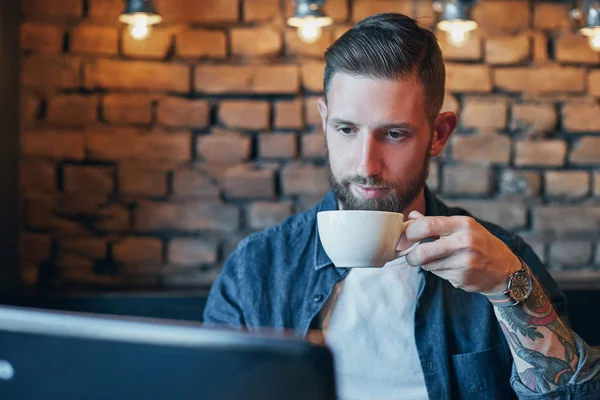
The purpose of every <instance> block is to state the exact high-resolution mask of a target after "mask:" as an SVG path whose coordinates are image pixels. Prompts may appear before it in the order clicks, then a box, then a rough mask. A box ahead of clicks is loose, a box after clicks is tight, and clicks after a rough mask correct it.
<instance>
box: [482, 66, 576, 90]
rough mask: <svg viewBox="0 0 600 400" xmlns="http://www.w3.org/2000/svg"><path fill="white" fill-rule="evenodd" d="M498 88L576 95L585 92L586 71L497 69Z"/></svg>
mask: <svg viewBox="0 0 600 400" xmlns="http://www.w3.org/2000/svg"><path fill="white" fill-rule="evenodd" d="M494 77H495V81H496V86H497V87H498V88H500V89H503V90H507V91H509V92H528V93H552V92H567V93H576V92H583V91H584V90H585V70H584V69H582V68H575V67H558V66H548V67H537V68H497V69H496V70H495V71H494Z"/></svg>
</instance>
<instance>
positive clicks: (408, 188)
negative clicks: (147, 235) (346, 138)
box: [327, 149, 430, 213]
mask: <svg viewBox="0 0 600 400" xmlns="http://www.w3.org/2000/svg"><path fill="white" fill-rule="evenodd" d="M328 153H329V152H328ZM327 159H328V160H329V154H327ZM429 160H430V156H429V149H428V151H427V152H426V153H425V157H424V160H423V164H422V165H421V166H420V168H419V170H418V171H417V173H416V174H415V175H414V176H413V177H412V179H411V180H410V181H409V182H408V183H406V184H403V185H401V186H400V185H398V184H396V183H395V182H387V181H385V180H383V179H381V178H379V177H377V176H370V177H366V178H365V177H363V176H360V175H354V176H348V177H344V178H342V179H341V180H338V179H337V178H336V177H335V176H334V175H333V171H332V170H331V164H330V163H328V167H329V181H330V184H331V187H332V189H333V193H334V194H335V196H336V198H337V200H338V201H339V203H340V205H341V207H342V208H343V209H344V210H366V211H389V212H397V213H402V212H403V210H404V209H406V208H407V207H408V206H410V205H411V204H412V203H413V202H414V201H415V199H416V198H417V196H418V195H419V193H421V190H423V188H424V187H425V184H426V181H427V177H428V176H429ZM351 184H358V185H362V186H372V187H376V188H382V189H389V190H390V192H389V194H388V195H387V196H385V197H382V198H379V199H360V198H357V197H356V196H355V195H354V194H353V193H352V191H351V190H350V185H351Z"/></svg>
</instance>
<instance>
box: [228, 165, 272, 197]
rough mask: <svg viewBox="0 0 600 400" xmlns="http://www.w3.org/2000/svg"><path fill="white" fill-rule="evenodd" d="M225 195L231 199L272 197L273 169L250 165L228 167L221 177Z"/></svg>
mask: <svg viewBox="0 0 600 400" xmlns="http://www.w3.org/2000/svg"><path fill="white" fill-rule="evenodd" d="M223 189H224V191H225V195H226V196H227V197H228V198H232V199H244V198H263V199H264V198H267V199H270V198H274V197H275V171H274V170H273V169H270V168H267V169H255V168H254V167H253V166H251V165H238V166H235V167H232V168H228V169H227V170H226V171H225V176H224V178H223Z"/></svg>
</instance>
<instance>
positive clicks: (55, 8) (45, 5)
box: [21, 0, 83, 19]
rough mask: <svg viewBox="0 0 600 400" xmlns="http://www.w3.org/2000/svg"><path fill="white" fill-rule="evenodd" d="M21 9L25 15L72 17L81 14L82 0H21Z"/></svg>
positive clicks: (77, 16)
mask: <svg viewBox="0 0 600 400" xmlns="http://www.w3.org/2000/svg"><path fill="white" fill-rule="evenodd" d="M21 11H22V13H23V14H24V16H25V17H31V16H35V17H43V18H68V19H74V18H79V17H81V16H82V15H83V2H82V1H80V0H61V1H56V0H23V1H22V2H21Z"/></svg>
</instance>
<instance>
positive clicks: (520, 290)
mask: <svg viewBox="0 0 600 400" xmlns="http://www.w3.org/2000/svg"><path fill="white" fill-rule="evenodd" d="M531 286H532V282H531V278H530V277H529V275H527V274H526V273H525V272H522V271H519V272H517V273H516V274H515V276H514V277H513V279H512V281H511V284H510V291H511V293H512V295H513V297H514V298H515V299H516V300H519V301H523V300H525V299H526V298H527V297H528V296H529V292H530V291H531Z"/></svg>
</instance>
